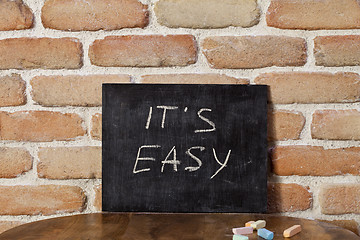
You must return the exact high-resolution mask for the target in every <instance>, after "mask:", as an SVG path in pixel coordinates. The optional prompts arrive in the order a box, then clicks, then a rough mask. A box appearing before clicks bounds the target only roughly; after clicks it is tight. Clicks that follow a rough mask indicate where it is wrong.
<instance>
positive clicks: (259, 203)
mask: <svg viewBox="0 0 360 240" xmlns="http://www.w3.org/2000/svg"><path fill="white" fill-rule="evenodd" d="M114 87H115V88H116V87H121V88H129V89H131V88H143V90H142V91H144V89H152V90H149V91H154V89H159V88H160V89H164V88H166V87H169V88H186V89H188V90H190V91H191V89H199V88H213V89H216V88H228V89H240V88H241V89H256V91H257V92H258V93H257V94H258V96H257V97H259V98H261V101H260V100H259V101H258V102H257V106H254V107H256V108H259V106H261V108H262V109H261V114H260V115H261V119H258V120H259V121H261V133H260V134H259V136H258V137H260V138H261V144H262V147H261V149H260V150H259V151H260V152H261V153H259V155H262V163H261V169H259V172H261V175H259V176H258V177H257V178H258V180H259V181H260V182H261V184H260V185H257V186H254V187H255V188H256V191H259V192H260V193H261V194H259V195H258V196H257V198H256V199H255V198H254V197H253V199H251V201H250V202H251V203H249V204H250V205H249V206H250V207H249V206H247V208H244V207H236V206H235V207H234V206H230V207H226V206H225V207H224V206H222V207H220V208H219V207H215V208H214V207H211V206H210V207H208V206H207V207H200V208H199V206H198V205H197V208H195V209H189V208H185V209H184V208H181V207H179V208H169V206H168V205H167V207H165V208H162V206H157V207H155V208H148V207H145V208H144V207H143V206H142V207H134V208H133V207H128V206H126V207H125V208H124V207H122V206H121V205H118V203H116V202H117V201H118V200H119V199H118V198H117V199H116V200H115V204H114V201H113V199H114V197H116V196H115V195H114V194H113V193H114V188H115V187H114V185H115V184H113V183H110V184H109V183H108V182H111V180H110V179H109V175H107V174H108V172H109V168H108V167H107V166H106V164H104V162H106V160H105V161H104V159H106V158H107V155H108V152H109V149H107V148H106V146H107V145H108V142H107V141H108V135H109V134H111V131H109V130H108V122H107V119H106V117H104V116H106V115H107V114H108V112H107V111H108V109H107V107H108V105H110V103H111V101H113V100H114V99H112V97H110V98H109V97H108V94H109V93H108V91H109V89H111V88H114ZM129 89H127V90H125V92H128V91H131V90H129ZM251 91H252V90H251ZM256 91H254V92H256ZM245 92H246V90H245ZM254 92H252V93H254ZM245 95H246V94H245ZM259 109H260V108H259ZM102 111H103V115H102V116H103V124H102V135H103V136H102V141H103V145H102V146H103V148H102V149H103V165H102V173H103V177H102V179H103V180H102V181H103V194H102V207H103V211H120V212H176V213H184V212H199V213H207V212H261V213H263V212H266V208H267V86H265V85H225V84H206V85H199V84H193V85H189V84H103V108H102ZM208 127H209V126H208ZM259 129H260V128H259ZM214 155H215V153H214ZM224 156H225V155H223V157H224ZM110 169H111V168H110ZM252 171H253V170H252ZM110 178H111V177H110ZM239 184H240V183H239ZM256 184H257V183H256ZM109 189H112V190H111V191H112V193H111V191H110V190H109ZM234 201H237V200H236V199H233V202H234ZM242 204H243V203H242ZM187 207H188V206H187Z"/></svg>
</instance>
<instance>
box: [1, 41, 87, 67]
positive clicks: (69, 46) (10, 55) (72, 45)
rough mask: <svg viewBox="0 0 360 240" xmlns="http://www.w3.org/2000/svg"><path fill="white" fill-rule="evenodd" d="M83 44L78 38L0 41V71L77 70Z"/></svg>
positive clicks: (79, 64)
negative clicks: (36, 69) (35, 69)
mask: <svg viewBox="0 0 360 240" xmlns="http://www.w3.org/2000/svg"><path fill="white" fill-rule="evenodd" d="M81 66H82V44H81V43H80V42H79V40H78V39H76V38H8V39H4V40H0V69H34V68H43V69H63V68H68V69H77V68H80V67H81Z"/></svg>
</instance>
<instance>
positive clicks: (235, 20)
mask: <svg viewBox="0 0 360 240" xmlns="http://www.w3.org/2000/svg"><path fill="white" fill-rule="evenodd" d="M154 10H155V13H156V18H157V21H158V22H159V23H160V24H162V25H165V26H168V27H175V28H176V27H185V28H223V27H229V26H236V27H251V26H253V25H255V24H257V23H258V22H259V17H260V10H259V8H258V6H257V1H256V0H237V1H232V0H223V1H218V0H182V1H173V0H160V1H158V2H156V3H155V9H154Z"/></svg>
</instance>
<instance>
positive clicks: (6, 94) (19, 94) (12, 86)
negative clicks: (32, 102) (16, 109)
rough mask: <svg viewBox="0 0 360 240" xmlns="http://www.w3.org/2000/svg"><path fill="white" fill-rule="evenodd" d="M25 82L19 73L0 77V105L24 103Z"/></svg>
mask: <svg viewBox="0 0 360 240" xmlns="http://www.w3.org/2000/svg"><path fill="white" fill-rule="evenodd" d="M25 89H26V83H25V81H24V80H22V78H21V77H20V75H18V74H12V75H11V76H5V77H1V78H0V107H7V106H19V105H24V104H25V103H26V96H25Z"/></svg>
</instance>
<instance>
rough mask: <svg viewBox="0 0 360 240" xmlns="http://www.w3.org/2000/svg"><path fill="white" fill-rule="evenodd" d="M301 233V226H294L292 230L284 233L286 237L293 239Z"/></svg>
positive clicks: (289, 229)
mask: <svg viewBox="0 0 360 240" xmlns="http://www.w3.org/2000/svg"><path fill="white" fill-rule="evenodd" d="M299 232H301V226H300V225H294V226H292V227H291V228H288V229H286V230H285V231H284V234H283V235H284V237H292V236H294V235H295V234H298V233H299Z"/></svg>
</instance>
